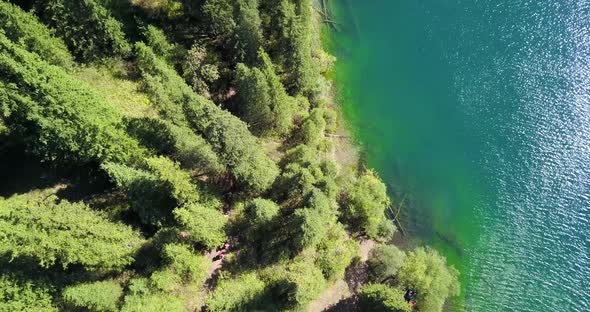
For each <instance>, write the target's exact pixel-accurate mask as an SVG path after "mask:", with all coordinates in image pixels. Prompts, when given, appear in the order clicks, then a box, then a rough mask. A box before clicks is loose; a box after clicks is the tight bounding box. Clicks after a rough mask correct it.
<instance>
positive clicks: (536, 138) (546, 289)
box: [330, 0, 590, 311]
mask: <svg viewBox="0 0 590 312" xmlns="http://www.w3.org/2000/svg"><path fill="white" fill-rule="evenodd" d="M331 5H332V9H333V11H334V14H335V19H336V20H337V21H338V22H339V23H340V24H339V29H340V30H339V31H333V32H332V35H331V39H332V40H331V43H330V44H331V49H332V51H333V53H334V54H336V56H337V57H338V59H339V60H338V62H337V66H336V71H335V75H336V79H337V82H338V88H339V95H340V97H341V99H340V102H341V103H342V106H343V111H344V113H345V115H346V116H345V117H346V118H347V121H348V122H349V124H350V128H351V131H352V132H353V134H354V136H355V138H356V139H357V140H358V141H359V142H360V144H361V145H362V147H363V151H364V153H365V157H366V159H367V161H368V163H369V164H370V166H372V167H374V168H376V169H377V171H378V172H379V174H380V176H381V177H382V178H383V179H384V180H385V181H386V182H387V183H388V185H389V186H390V190H391V193H392V197H393V200H394V202H396V203H399V202H400V201H401V199H402V198H404V197H405V198H406V200H405V204H404V205H403V210H402V212H403V217H402V224H403V226H404V229H405V230H406V231H405V232H406V234H408V236H414V237H419V238H420V239H421V240H423V241H424V242H425V243H428V244H432V245H434V246H435V247H436V248H437V249H438V250H440V251H441V252H443V253H444V254H445V255H446V256H447V257H448V258H449V261H450V262H451V263H452V264H453V265H455V266H456V267H457V268H458V269H459V270H460V271H461V282H462V287H463V295H462V298H461V300H460V301H461V302H462V303H461V304H462V305H464V309H465V310H466V311H590V1H567V0H545V1H539V0H537V1H530V0H523V1H518V0H512V1H510V0H493V1H492V0H488V1H484V0H473V1H462V0H334V1H332V2H331Z"/></svg>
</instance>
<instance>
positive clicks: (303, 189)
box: [274, 144, 337, 205]
mask: <svg viewBox="0 0 590 312" xmlns="http://www.w3.org/2000/svg"><path fill="white" fill-rule="evenodd" d="M281 165H282V166H283V167H284V168H283V173H282V174H281V176H280V177H279V178H278V179H277V183H276V184H275V188H274V191H275V196H276V197H277V198H278V199H279V200H284V199H289V200H292V201H294V203H295V205H297V204H298V203H300V202H301V201H302V200H303V199H305V198H306V197H307V196H308V195H309V194H310V192H311V191H313V190H314V189H319V190H321V191H322V192H323V193H324V194H326V195H327V196H328V197H329V198H334V197H335V195H336V191H337V187H336V184H335V181H334V179H335V177H336V170H335V165H334V164H333V162H332V161H330V160H326V161H320V160H319V158H318V155H317V152H315V151H314V150H313V149H312V148H310V147H308V146H306V145H303V144H301V145H298V146H296V147H294V148H292V149H290V150H289V151H287V153H285V156H284V157H283V159H282V160H281Z"/></svg>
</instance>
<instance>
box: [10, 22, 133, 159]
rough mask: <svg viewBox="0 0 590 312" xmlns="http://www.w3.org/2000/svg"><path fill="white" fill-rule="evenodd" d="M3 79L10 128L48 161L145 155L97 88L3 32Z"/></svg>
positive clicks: (123, 157)
mask: <svg viewBox="0 0 590 312" xmlns="http://www.w3.org/2000/svg"><path fill="white" fill-rule="evenodd" d="M0 76H2V77H3V80H2V81H0V111H1V112H2V114H3V117H4V122H5V125H6V126H7V127H8V128H9V129H10V130H11V132H12V134H13V135H15V136H17V137H18V138H19V139H20V140H21V141H23V142H24V143H26V144H27V146H28V147H29V149H30V150H32V151H33V152H35V153H36V154H38V155H40V156H42V157H43V158H45V159H46V160H49V161H59V162H64V163H66V162H72V161H73V162H78V163H85V162H89V161H97V160H98V161H105V160H116V161H120V162H128V161H131V160H133V159H137V158H140V157H141V156H142V154H143V151H142V150H141V149H140V148H139V146H138V144H137V142H136V141H135V140H133V139H131V138H130V137H129V136H128V135H127V134H126V133H125V132H124V131H123V129H122V126H123V125H122V120H121V116H120V115H119V114H118V113H117V112H116V111H115V110H114V109H113V108H112V106H111V105H110V104H109V103H108V102H106V101H105V100H104V99H103V98H101V97H100V96H98V94H96V93H95V92H94V91H93V90H92V88H90V87H89V86H88V85H87V84H86V83H83V82H82V81H80V80H78V79H76V78H75V77H73V76H71V75H70V74H68V73H66V72H65V71H64V70H62V69H61V68H58V67H56V66H51V65H49V64H47V63H46V62H44V61H42V60H40V59H39V58H38V57H37V55H35V54H32V53H29V52H27V51H25V50H23V49H21V48H20V47H18V46H17V45H15V44H13V43H12V42H10V41H9V40H8V39H7V38H6V37H5V36H3V35H2V34H1V33H0ZM31 90H34V92H31Z"/></svg>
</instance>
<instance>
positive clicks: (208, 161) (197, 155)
mask: <svg viewBox="0 0 590 312" xmlns="http://www.w3.org/2000/svg"><path fill="white" fill-rule="evenodd" d="M169 128H170V132H171V134H172V136H173V140H174V149H175V153H174V157H175V158H176V159H177V160H178V161H179V162H180V164H181V165H182V167H184V168H186V169H189V170H193V171H195V172H196V173H198V174H212V175H219V174H222V173H223V172H224V171H225V167H224V165H223V164H222V163H221V161H220V159H219V157H218V156H217V154H216V153H215V152H214V151H213V148H212V146H211V145H210V144H209V143H207V141H205V139H204V138H203V137H202V136H200V135H198V134H195V133H194V132H193V131H192V130H191V129H189V128H188V127H179V126H175V125H172V124H170V125H169Z"/></svg>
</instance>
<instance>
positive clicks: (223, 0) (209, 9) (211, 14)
mask: <svg viewBox="0 0 590 312" xmlns="http://www.w3.org/2000/svg"><path fill="white" fill-rule="evenodd" d="M201 11H202V13H203V17H204V18H203V19H204V23H203V24H204V25H205V26H206V27H208V33H209V34H210V36H211V37H213V38H215V39H216V40H218V41H220V42H221V44H222V45H226V46H227V45H229V41H230V39H231V38H233V36H234V33H235V30H236V27H237V25H236V21H235V19H234V4H233V1H231V0H206V1H205V3H203V6H202V7H201Z"/></svg>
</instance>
